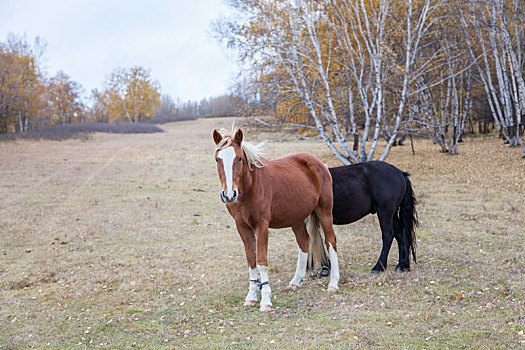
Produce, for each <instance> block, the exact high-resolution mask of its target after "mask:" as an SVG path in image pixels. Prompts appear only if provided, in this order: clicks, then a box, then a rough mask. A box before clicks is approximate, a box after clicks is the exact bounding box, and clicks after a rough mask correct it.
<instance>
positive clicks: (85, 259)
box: [0, 118, 525, 349]
mask: <svg viewBox="0 0 525 350" xmlns="http://www.w3.org/2000/svg"><path fill="white" fill-rule="evenodd" d="M231 123H232V119H228V118H225V119H224V118H223V119H199V120H196V121H184V122H179V123H174V124H165V125H163V126H162V128H163V129H165V130H166V132H164V133H160V134H145V135H110V134H94V135H92V136H90V137H89V138H87V139H84V140H82V139H73V140H66V141H61V142H56V141H38V142H37V141H26V140H22V141H16V142H2V143H0V293H1V294H0V348H2V349H10V348H29V347H35V348H44V347H46V348H133V347H135V348H167V349H171V348H176V349H180V348H190V349H193V348H223V347H224V348H263V349H264V348H312V349H314V348H315V349H317V348H342V349H347V348H356V349H370V348H380V349H397V348H399V349H404V348H407V349H421V348H424V349H446V348H450V349H458V348H467V349H472V348H475V349H512V348H516V349H518V348H521V349H523V348H524V347H525V336H524V332H525V278H524V274H525V160H523V159H521V158H520V153H519V152H520V150H518V149H508V148H506V146H504V145H503V144H501V142H500V141H499V140H497V139H495V138H489V139H486V138H474V139H469V140H468V141H467V142H466V143H464V144H461V146H460V149H459V150H460V154H459V155H457V156H449V155H444V154H442V153H439V147H438V146H436V145H432V144H431V143H430V142H428V141H422V140H418V141H416V143H415V150H416V155H415V156H413V155H412V154H411V150H410V146H409V145H408V146H403V147H396V148H394V149H393V150H392V152H391V154H390V155H389V158H388V161H389V162H391V163H393V164H394V165H396V166H398V167H400V168H401V169H403V170H405V171H409V172H410V173H412V177H411V179H412V182H413V186H414V189H415V192H416V196H417V198H418V199H419V206H418V210H419V218H420V221H421V226H420V228H419V230H418V232H417V234H418V241H417V244H418V264H414V265H413V266H412V272H410V273H402V274H399V273H394V272H393V268H394V266H395V264H396V263H397V246H396V245H395V243H394V245H393V247H392V251H391V254H390V258H389V262H390V264H389V269H388V271H387V272H386V273H384V274H381V275H379V276H373V275H370V273H369V271H370V269H371V267H372V266H373V264H375V262H376V260H377V257H378V255H379V252H380V249H381V239H380V237H381V234H380V231H379V227H378V225H377V219H376V217H375V216H369V217H367V218H365V219H363V220H361V221H360V222H358V223H355V224H352V225H349V226H341V227H336V234H337V237H338V250H339V260H340V261H339V263H340V270H341V274H342V279H341V283H340V288H341V289H340V292H339V293H337V294H335V295H329V294H327V293H326V292H325V288H326V286H327V285H328V280H327V279H315V280H314V279H310V280H308V281H306V283H304V286H303V288H301V289H300V291H298V292H292V291H285V287H286V286H287V284H288V282H289V280H290V279H291V278H292V277H293V273H294V271H295V263H296V259H297V257H296V246H295V242H294V236H293V234H292V232H291V230H289V229H283V230H272V231H271V233H270V243H269V261H270V283H271V286H272V290H273V295H274V299H273V300H272V301H273V304H274V310H273V311H272V312H270V313H259V311H258V308H256V307H255V308H246V307H243V306H242V303H243V301H244V297H245V295H246V292H247V288H248V269H247V266H246V263H245V257H244V249H243V246H242V242H241V240H240V238H239V237H238V234H237V232H236V230H235V228H234V224H233V220H232V219H231V217H230V216H229V214H228V213H227V211H226V209H225V207H224V205H223V204H222V203H221V202H220V199H219V190H220V185H219V180H218V177H217V174H216V168H215V162H214V161H213V157H212V154H213V151H214V144H213V142H212V140H211V131H212V130H213V129H214V128H220V127H226V128H230V126H231ZM246 138H247V139H248V140H251V141H261V140H264V139H268V140H269V143H268V144H267V146H266V148H265V150H266V154H267V156H268V157H269V158H274V157H278V156H281V155H284V154H286V153H291V152H295V151H306V152H309V153H312V154H314V155H316V156H318V157H320V158H321V159H323V160H324V161H325V162H326V163H327V164H329V165H332V166H333V165H338V164H337V162H336V161H335V160H334V159H333V158H332V157H331V156H330V154H329V152H328V150H327V148H326V147H325V146H324V145H323V144H322V142H321V141H320V140H319V139H318V138H308V137H307V138H304V137H298V136H293V135H284V134H277V133H267V132H260V133H256V132H255V131H254V130H253V129H252V128H248V130H246Z"/></svg>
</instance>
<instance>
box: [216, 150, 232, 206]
mask: <svg viewBox="0 0 525 350" xmlns="http://www.w3.org/2000/svg"><path fill="white" fill-rule="evenodd" d="M217 158H220V159H222V165H223V167H224V175H225V176H226V196H227V197H228V198H229V199H231V198H233V160H234V159H235V149H233V146H230V147H226V148H225V149H222V150H220V151H219V153H217Z"/></svg>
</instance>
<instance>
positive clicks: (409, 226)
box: [399, 172, 419, 262]
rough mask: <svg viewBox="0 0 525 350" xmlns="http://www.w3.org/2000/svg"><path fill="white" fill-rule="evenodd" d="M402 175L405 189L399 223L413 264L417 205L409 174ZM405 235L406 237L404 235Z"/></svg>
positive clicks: (417, 224) (417, 223)
mask: <svg viewBox="0 0 525 350" xmlns="http://www.w3.org/2000/svg"><path fill="white" fill-rule="evenodd" d="M403 175H404V177H405V181H406V184H407V188H406V190H405V196H404V197H403V200H402V201H401V205H400V206H399V221H400V222H401V229H402V230H403V231H402V232H403V233H404V236H405V237H407V240H408V242H407V243H408V244H407V245H408V252H409V254H410V252H412V257H413V258H414V262H417V261H416V227H418V226H419V221H418V218H417V211H416V205H417V199H416V197H415V196H414V191H413V189H412V183H411V182H410V179H409V178H408V177H409V176H410V174H409V173H405V172H403ZM405 234H406V235H405Z"/></svg>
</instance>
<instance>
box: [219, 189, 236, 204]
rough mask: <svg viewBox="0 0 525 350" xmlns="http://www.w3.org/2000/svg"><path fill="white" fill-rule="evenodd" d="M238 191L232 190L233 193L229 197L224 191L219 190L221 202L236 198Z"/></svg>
mask: <svg viewBox="0 0 525 350" xmlns="http://www.w3.org/2000/svg"><path fill="white" fill-rule="evenodd" d="M237 196H238V192H237V190H233V195H232V196H231V197H228V196H227V195H226V193H224V191H221V201H222V202H223V203H233V202H235V201H236V200H237Z"/></svg>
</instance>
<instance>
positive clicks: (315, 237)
mask: <svg viewBox="0 0 525 350" xmlns="http://www.w3.org/2000/svg"><path fill="white" fill-rule="evenodd" d="M307 231H308V234H309V236H310V246H309V247H308V260H307V261H308V263H307V265H306V269H307V270H308V271H310V270H312V271H315V270H314V269H317V268H321V267H323V266H326V267H328V268H330V258H329V257H328V254H327V253H326V246H325V244H324V232H322V229H321V224H320V222H319V217H318V216H317V214H316V213H315V211H313V212H312V214H310V217H309V218H308V228H307Z"/></svg>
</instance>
